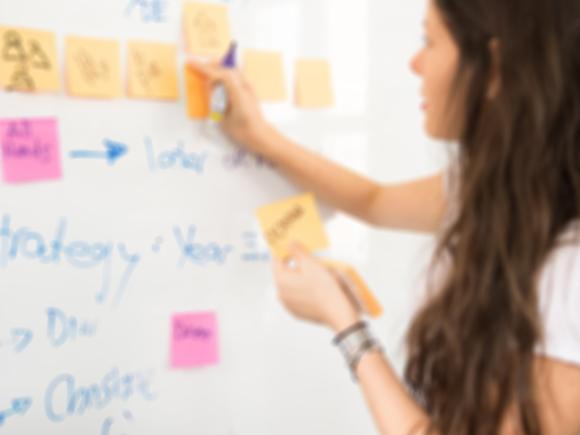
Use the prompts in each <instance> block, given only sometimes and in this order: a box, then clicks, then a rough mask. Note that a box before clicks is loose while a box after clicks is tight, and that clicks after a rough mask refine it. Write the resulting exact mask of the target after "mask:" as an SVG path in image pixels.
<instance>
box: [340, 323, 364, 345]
mask: <svg viewBox="0 0 580 435" xmlns="http://www.w3.org/2000/svg"><path fill="white" fill-rule="evenodd" d="M366 327H367V322H365V321H364V320H361V321H360V322H356V323H355V324H354V325H352V326H349V327H348V328H346V329H345V330H344V331H342V332H340V333H338V334H337V335H336V337H334V340H332V342H333V343H334V344H335V345H337V344H339V343H340V342H341V341H342V340H343V339H344V338H346V337H348V336H349V335H350V334H351V333H353V332H355V331H358V330H360V329H365V328H366Z"/></svg>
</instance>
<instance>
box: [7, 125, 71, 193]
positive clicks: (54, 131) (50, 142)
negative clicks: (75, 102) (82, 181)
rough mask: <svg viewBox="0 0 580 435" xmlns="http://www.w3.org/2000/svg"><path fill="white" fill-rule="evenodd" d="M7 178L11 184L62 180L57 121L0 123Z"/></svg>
mask: <svg viewBox="0 0 580 435" xmlns="http://www.w3.org/2000/svg"><path fill="white" fill-rule="evenodd" d="M0 141H1V144H0V145H1V147H2V167H3V178H4V181H6V182H8V183H21V182H30V181H41V180H54V179H58V178H60V177H61V165H60V149H59V138H58V123H57V121H56V119H53V118H48V119H22V120H3V121H0Z"/></svg>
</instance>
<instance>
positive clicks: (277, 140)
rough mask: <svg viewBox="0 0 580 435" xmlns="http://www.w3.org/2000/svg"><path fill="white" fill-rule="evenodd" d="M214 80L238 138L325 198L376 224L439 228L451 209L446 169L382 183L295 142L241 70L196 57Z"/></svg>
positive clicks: (226, 123)
mask: <svg viewBox="0 0 580 435" xmlns="http://www.w3.org/2000/svg"><path fill="white" fill-rule="evenodd" d="M192 67H193V68H195V69H197V70H198V71H200V72H201V73H202V74H204V75H206V76H207V77H208V78H209V79H210V82H211V83H216V82H220V83H223V85H224V86H225V88H226V89H227V93H228V97H229V108H228V112H227V113H226V116H225V117H224V120H223V122H222V128H223V130H224V131H225V133H226V134H228V135H229V136H230V137H231V138H232V139H233V140H234V141H236V142H237V143H239V144H240V145H242V146H244V147H245V148H247V149H248V150H250V151H252V152H254V153H257V154H260V155H262V156H264V157H265V158H267V159H269V160H271V161H272V162H273V163H274V164H276V165H277V167H278V168H279V169H280V171H281V172H282V173H284V174H285V175H286V176H287V177H288V178H290V179H291V180H292V181H294V182H295V183H296V184H298V185H299V186H301V187H302V188H304V189H306V190H309V191H312V192H314V193H315V194H316V195H317V196H319V197H320V198H321V199H322V200H323V201H325V202H326V203H328V204H329V205H331V206H332V207H335V208H337V209H340V210H342V211H344V212H346V213H348V214H350V215H352V216H355V217H357V218H359V219H361V220H363V221H365V222H368V223H370V224H372V225H375V226H381V227H388V228H396V229H402V230H410V231H423V232H434V231H437V229H438V228H439V227H440V225H441V222H442V219H443V216H444V214H445V209H446V201H445V195H444V189H443V180H442V175H441V174H436V175H433V176H431V177H427V178H423V179H420V180H415V181H411V182H407V183H401V184H392V185H382V184H379V183H377V182H376V181H373V180H371V179H369V178H367V177H364V176H362V175H360V174H357V173H355V172H353V171H351V170H350V169H347V168H345V167H343V166H341V165H338V164H336V163H334V162H332V161H330V160H328V159H326V158H324V157H322V156H320V155H318V154H316V153H314V152H312V151H309V150H308V149H306V148H304V147H302V146H300V145H299V144H296V143H294V142H292V141H291V140H290V139H288V138H286V137H284V136H283V135H282V134H280V133H279V132H278V131H277V130H275V129H274V128H273V127H272V126H271V125H270V124H269V123H268V122H267V121H266V120H265V119H264V118H263V116H262V113H261V111H260V107H259V104H258V102H257V98H256V97H255V95H254V93H253V91H252V89H251V86H250V85H249V84H248V83H247V82H246V81H245V80H244V77H243V76H242V75H241V74H240V73H239V72H237V71H232V70H225V69H221V68H219V67H215V66H208V65H205V64H198V63H193V64H192Z"/></svg>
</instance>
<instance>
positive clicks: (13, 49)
mask: <svg viewBox="0 0 580 435" xmlns="http://www.w3.org/2000/svg"><path fill="white" fill-rule="evenodd" d="M0 86H2V87H3V88H4V89H7V90H10V91H20V92H51V91H57V90H59V88H60V82H59V68H58V62H57V55H56V38H55V35H54V33H51V32H44V31H40V30H28V29H18V28H8V27H2V26H0Z"/></svg>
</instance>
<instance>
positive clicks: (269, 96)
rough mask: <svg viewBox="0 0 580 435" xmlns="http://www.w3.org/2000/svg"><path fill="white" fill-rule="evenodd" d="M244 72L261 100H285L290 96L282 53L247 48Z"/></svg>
mask: <svg viewBox="0 0 580 435" xmlns="http://www.w3.org/2000/svg"><path fill="white" fill-rule="evenodd" d="M243 72H244V75H245V76H246V78H247V79H248V82H250V84H251V85H252V88H253V89H254V91H255V92H256V95H257V96H258V98H259V99H260V100H261V101H271V102H275V101H284V100H286V99H287V98H288V95H287V90H286V82H285V74H284V62H283V59H282V54H281V53H277V52H270V51H257V50H246V51H245V52H244V60H243Z"/></svg>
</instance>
